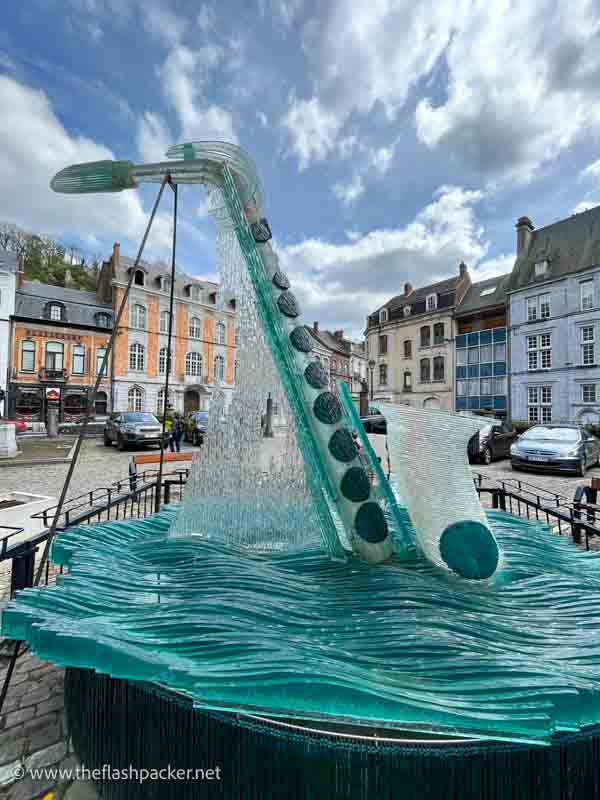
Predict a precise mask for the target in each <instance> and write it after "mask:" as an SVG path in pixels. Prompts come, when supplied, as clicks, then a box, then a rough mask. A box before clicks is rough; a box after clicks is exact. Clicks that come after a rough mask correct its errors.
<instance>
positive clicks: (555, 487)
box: [472, 458, 600, 502]
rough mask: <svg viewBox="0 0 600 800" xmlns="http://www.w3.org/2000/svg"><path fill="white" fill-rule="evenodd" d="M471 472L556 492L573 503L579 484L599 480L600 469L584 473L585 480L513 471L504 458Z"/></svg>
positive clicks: (477, 465)
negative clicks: (593, 479) (594, 478)
mask: <svg viewBox="0 0 600 800" xmlns="http://www.w3.org/2000/svg"><path fill="white" fill-rule="evenodd" d="M472 468H473V472H479V473H481V474H482V475H485V477H486V478H491V479H493V480H497V481H504V480H507V479H509V478H510V479H511V480H518V481H522V482H523V484H525V483H527V484H531V485H533V486H536V487H539V488H540V489H545V490H546V491H547V492H556V493H557V494H561V495H563V496H564V497H565V499H566V500H568V501H569V502H572V501H573V495H574V494H575V489H576V488H577V486H578V484H580V483H587V484H589V482H590V480H591V479H592V478H593V477H596V478H600V467H594V468H593V469H589V470H588V471H587V472H586V473H585V478H578V477H576V476H574V475H573V476H571V475H561V474H556V475H554V474H551V473H545V472H533V471H529V470H528V471H526V472H525V471H523V470H518V471H516V470H513V469H512V468H511V466H510V460H509V459H507V458H505V459H502V460H501V461H494V462H492V463H491V464H490V465H489V466H486V465H485V464H473V465H472Z"/></svg>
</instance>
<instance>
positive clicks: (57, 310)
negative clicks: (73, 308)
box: [50, 303, 63, 322]
mask: <svg viewBox="0 0 600 800" xmlns="http://www.w3.org/2000/svg"><path fill="white" fill-rule="evenodd" d="M62 318H63V310H62V306H60V305H58V303H51V304H50V319H51V320H54V321H55V322H60V320H61V319H62Z"/></svg>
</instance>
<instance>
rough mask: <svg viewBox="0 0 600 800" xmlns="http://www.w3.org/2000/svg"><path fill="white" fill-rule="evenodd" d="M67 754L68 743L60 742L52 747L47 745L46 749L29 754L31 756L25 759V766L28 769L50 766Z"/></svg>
mask: <svg viewBox="0 0 600 800" xmlns="http://www.w3.org/2000/svg"><path fill="white" fill-rule="evenodd" d="M66 754H67V743H66V742H58V743H57V744H53V745H51V746H50V747H46V748H45V749H44V750H38V752H37V753H33V755H31V756H29V758H27V759H26V760H25V766H26V768H27V769H39V768H40V767H49V766H51V765H52V764H56V763H57V762H58V761H60V760H61V759H63V758H64V757H65V755H66Z"/></svg>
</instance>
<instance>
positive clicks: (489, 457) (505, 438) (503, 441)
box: [467, 419, 517, 464]
mask: <svg viewBox="0 0 600 800" xmlns="http://www.w3.org/2000/svg"><path fill="white" fill-rule="evenodd" d="M516 438H517V432H516V430H515V429H514V428H513V426H512V425H510V424H509V423H508V422H504V421H502V420H499V419H494V420H490V421H489V422H487V423H486V424H485V425H484V426H483V427H482V428H481V430H480V431H479V432H478V433H475V434H474V435H473V436H472V437H471V438H470V439H469V444H468V447H467V450H468V453H469V461H482V462H483V463H484V464H491V463H492V461H493V460H494V459H495V458H508V457H509V456H510V446H511V444H512V443H513V442H514V441H515V439H516Z"/></svg>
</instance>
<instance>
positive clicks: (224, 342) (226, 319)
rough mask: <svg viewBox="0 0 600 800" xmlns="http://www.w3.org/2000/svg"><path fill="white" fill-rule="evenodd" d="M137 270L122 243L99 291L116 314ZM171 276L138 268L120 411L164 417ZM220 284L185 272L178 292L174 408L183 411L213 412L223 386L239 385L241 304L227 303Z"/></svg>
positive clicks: (117, 373)
mask: <svg viewBox="0 0 600 800" xmlns="http://www.w3.org/2000/svg"><path fill="white" fill-rule="evenodd" d="M133 269H134V262H133V259H130V258H127V257H124V256H121V254H120V247H119V245H118V244H115V246H114V248H113V252H112V255H111V258H110V260H109V261H106V262H105V263H104V265H103V268H102V273H101V275H100V280H99V293H100V294H102V296H103V298H104V299H108V298H109V297H110V298H111V302H112V307H113V313H114V314H115V315H116V312H117V309H118V307H119V305H120V303H121V301H122V298H123V294H124V291H125V288H126V285H127V282H128V280H129V276H130V272H131V271H132V270H133ZM170 288H171V287H170V271H169V270H168V269H167V268H166V267H160V266H157V265H148V264H145V263H142V264H140V265H139V266H138V268H137V269H135V274H134V279H133V283H132V287H131V291H130V294H129V298H128V302H127V307H126V309H125V313H124V315H123V317H122V319H121V323H120V325H119V330H118V333H117V337H116V341H115V351H114V362H113V363H114V369H113V373H112V407H113V409H114V410H115V411H126V410H131V411H148V412H152V413H155V414H157V413H162V410H163V403H164V385H165V377H166V369H167V358H168V332H169V303H170ZM218 290H219V286H218V285H217V284H215V283H212V282H210V281H205V280H202V279H199V278H195V277H193V276H188V275H183V274H182V273H180V272H178V273H177V275H176V279H175V287H174V313H173V323H172V342H173V346H172V353H171V359H172V368H171V370H170V376H169V396H168V403H169V405H170V406H171V407H172V408H173V409H174V410H175V411H178V412H180V413H186V414H187V413H190V412H191V411H197V410H207V409H208V407H209V405H210V400H211V397H212V394H213V392H214V390H215V388H216V386H217V385H220V386H221V387H222V388H223V390H224V391H225V392H231V391H232V390H233V387H234V382H235V350H236V344H235V302H234V301H221V299H220V298H219V297H218Z"/></svg>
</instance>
